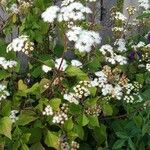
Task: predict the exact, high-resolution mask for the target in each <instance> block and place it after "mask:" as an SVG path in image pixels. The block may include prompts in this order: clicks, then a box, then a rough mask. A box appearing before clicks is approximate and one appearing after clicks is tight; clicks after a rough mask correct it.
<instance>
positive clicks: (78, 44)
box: [66, 26, 101, 52]
mask: <svg viewBox="0 0 150 150" xmlns="http://www.w3.org/2000/svg"><path fill="white" fill-rule="evenodd" d="M66 35H67V38H68V40H69V41H73V42H74V43H75V48H76V49H78V50H79V51H80V52H90V51H91V50H92V47H93V46H95V45H96V44H100V42H101V38H100V36H99V33H97V32H94V31H88V30H84V29H82V28H81V27H77V26H73V27H72V28H71V29H70V30H69V31H68V32H67V33H66Z"/></svg>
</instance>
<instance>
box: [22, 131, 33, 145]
mask: <svg viewBox="0 0 150 150" xmlns="http://www.w3.org/2000/svg"><path fill="white" fill-rule="evenodd" d="M30 136H31V133H25V134H23V135H22V137H21V139H22V140H23V142H24V143H28V141H29V139H30Z"/></svg>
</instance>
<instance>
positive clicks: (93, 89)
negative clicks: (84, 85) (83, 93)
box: [89, 87, 97, 97]
mask: <svg viewBox="0 0 150 150" xmlns="http://www.w3.org/2000/svg"><path fill="white" fill-rule="evenodd" d="M89 91H90V94H91V96H93V97H94V96H95V95H96V92H97V88H96V87H91V88H89Z"/></svg>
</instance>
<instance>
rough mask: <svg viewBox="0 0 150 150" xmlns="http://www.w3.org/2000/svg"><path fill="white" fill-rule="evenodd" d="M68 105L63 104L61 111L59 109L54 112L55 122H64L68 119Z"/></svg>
mask: <svg viewBox="0 0 150 150" xmlns="http://www.w3.org/2000/svg"><path fill="white" fill-rule="evenodd" d="M67 112H68V105H67V104H63V105H62V107H61V108H60V111H57V112H55V113H54V116H53V120H52V122H53V123H58V124H64V123H65V121H66V120H68V115H67Z"/></svg>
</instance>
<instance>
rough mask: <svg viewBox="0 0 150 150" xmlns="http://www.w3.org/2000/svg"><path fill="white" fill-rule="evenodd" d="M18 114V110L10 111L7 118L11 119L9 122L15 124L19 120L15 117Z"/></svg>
mask: <svg viewBox="0 0 150 150" xmlns="http://www.w3.org/2000/svg"><path fill="white" fill-rule="evenodd" d="M18 113H19V111H18V110H12V111H11V112H10V116H9V118H10V119H11V121H12V122H13V123H14V122H16V121H17V120H18V119H19V117H17V114H18Z"/></svg>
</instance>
